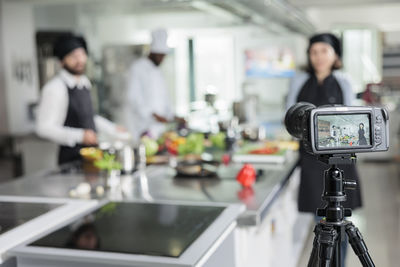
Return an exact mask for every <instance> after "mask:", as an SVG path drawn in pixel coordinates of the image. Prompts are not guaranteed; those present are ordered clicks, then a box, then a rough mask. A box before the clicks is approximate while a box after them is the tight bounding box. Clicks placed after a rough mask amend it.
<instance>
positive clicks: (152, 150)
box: [142, 136, 158, 157]
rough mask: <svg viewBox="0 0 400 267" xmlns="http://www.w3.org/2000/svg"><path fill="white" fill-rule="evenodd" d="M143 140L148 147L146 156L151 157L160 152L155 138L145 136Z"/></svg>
mask: <svg viewBox="0 0 400 267" xmlns="http://www.w3.org/2000/svg"><path fill="white" fill-rule="evenodd" d="M142 142H143V144H144V147H145V148H146V156H147V157H150V156H153V155H155V154H156V153H157V152H158V144H157V142H156V141H155V140H153V139H151V138H150V137H147V136H144V137H142Z"/></svg>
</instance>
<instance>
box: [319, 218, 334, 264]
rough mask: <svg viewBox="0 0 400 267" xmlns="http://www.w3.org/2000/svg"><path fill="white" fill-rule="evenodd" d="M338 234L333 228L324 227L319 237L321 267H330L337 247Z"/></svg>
mask: <svg viewBox="0 0 400 267" xmlns="http://www.w3.org/2000/svg"><path fill="white" fill-rule="evenodd" d="M337 239H338V233H337V232H336V230H335V229H334V228H333V227H331V226H327V227H323V228H322V229H321V231H320V233H319V236H318V244H319V251H318V253H319V255H318V256H319V267H330V266H331V261H332V258H333V255H334V253H335V246H337Z"/></svg>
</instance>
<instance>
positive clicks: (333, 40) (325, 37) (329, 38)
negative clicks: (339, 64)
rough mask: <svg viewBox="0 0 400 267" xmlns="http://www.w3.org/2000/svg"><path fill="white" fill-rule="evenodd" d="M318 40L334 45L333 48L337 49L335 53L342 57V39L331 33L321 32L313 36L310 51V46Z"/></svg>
mask: <svg viewBox="0 0 400 267" xmlns="http://www.w3.org/2000/svg"><path fill="white" fill-rule="evenodd" d="M318 42H323V43H327V44H329V45H330V46H332V47H333V50H335V53H336V54H337V55H338V56H339V58H341V57H342V45H341V43H340V40H339V39H338V38H337V37H336V36H335V35H333V34H331V33H321V34H316V35H314V36H312V37H311V38H310V43H309V45H308V51H310V48H311V46H312V45H313V44H314V43H318Z"/></svg>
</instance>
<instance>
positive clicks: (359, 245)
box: [346, 223, 375, 267]
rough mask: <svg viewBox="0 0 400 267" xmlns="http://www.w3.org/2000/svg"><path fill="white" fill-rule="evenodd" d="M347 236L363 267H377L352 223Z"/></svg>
mask: <svg viewBox="0 0 400 267" xmlns="http://www.w3.org/2000/svg"><path fill="white" fill-rule="evenodd" d="M346 234H347V236H348V237H349V242H350V244H351V247H352V248H353V251H354V253H356V255H357V256H358V258H359V259H360V262H361V264H362V266H364V267H375V264H374V262H373V261H372V259H371V256H370V255H369V253H368V248H367V245H366V244H365V242H364V239H363V237H362V235H361V233H360V231H359V230H358V228H357V227H355V226H354V225H353V224H352V223H350V224H348V225H347V226H346Z"/></svg>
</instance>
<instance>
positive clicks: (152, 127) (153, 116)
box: [124, 29, 183, 140]
mask: <svg viewBox="0 0 400 267" xmlns="http://www.w3.org/2000/svg"><path fill="white" fill-rule="evenodd" d="M167 37H168V36H167V32H166V31H165V30H164V29H160V30H155V31H153V32H152V43H151V49H150V54H149V55H148V56H147V57H143V58H141V59H138V60H136V61H135V62H133V64H132V65H131V67H130V69H129V72H128V79H127V97H126V103H125V121H124V125H126V127H128V129H129V130H130V132H131V133H132V135H133V138H134V139H135V140H139V138H140V137H141V136H142V135H144V134H147V135H150V136H151V137H153V138H157V137H159V136H160V135H161V134H162V133H163V132H164V131H165V124H166V123H167V122H171V121H175V120H178V121H180V122H182V121H183V120H182V119H181V118H178V117H176V116H175V115H174V112H173V109H172V103H171V101H170V97H169V93H168V88H167V85H166V82H165V80H164V77H163V74H162V72H161V69H160V65H161V63H162V62H163V60H164V57H165V56H166V55H167V54H168V53H169V51H170V48H169V47H168V46H167Z"/></svg>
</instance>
